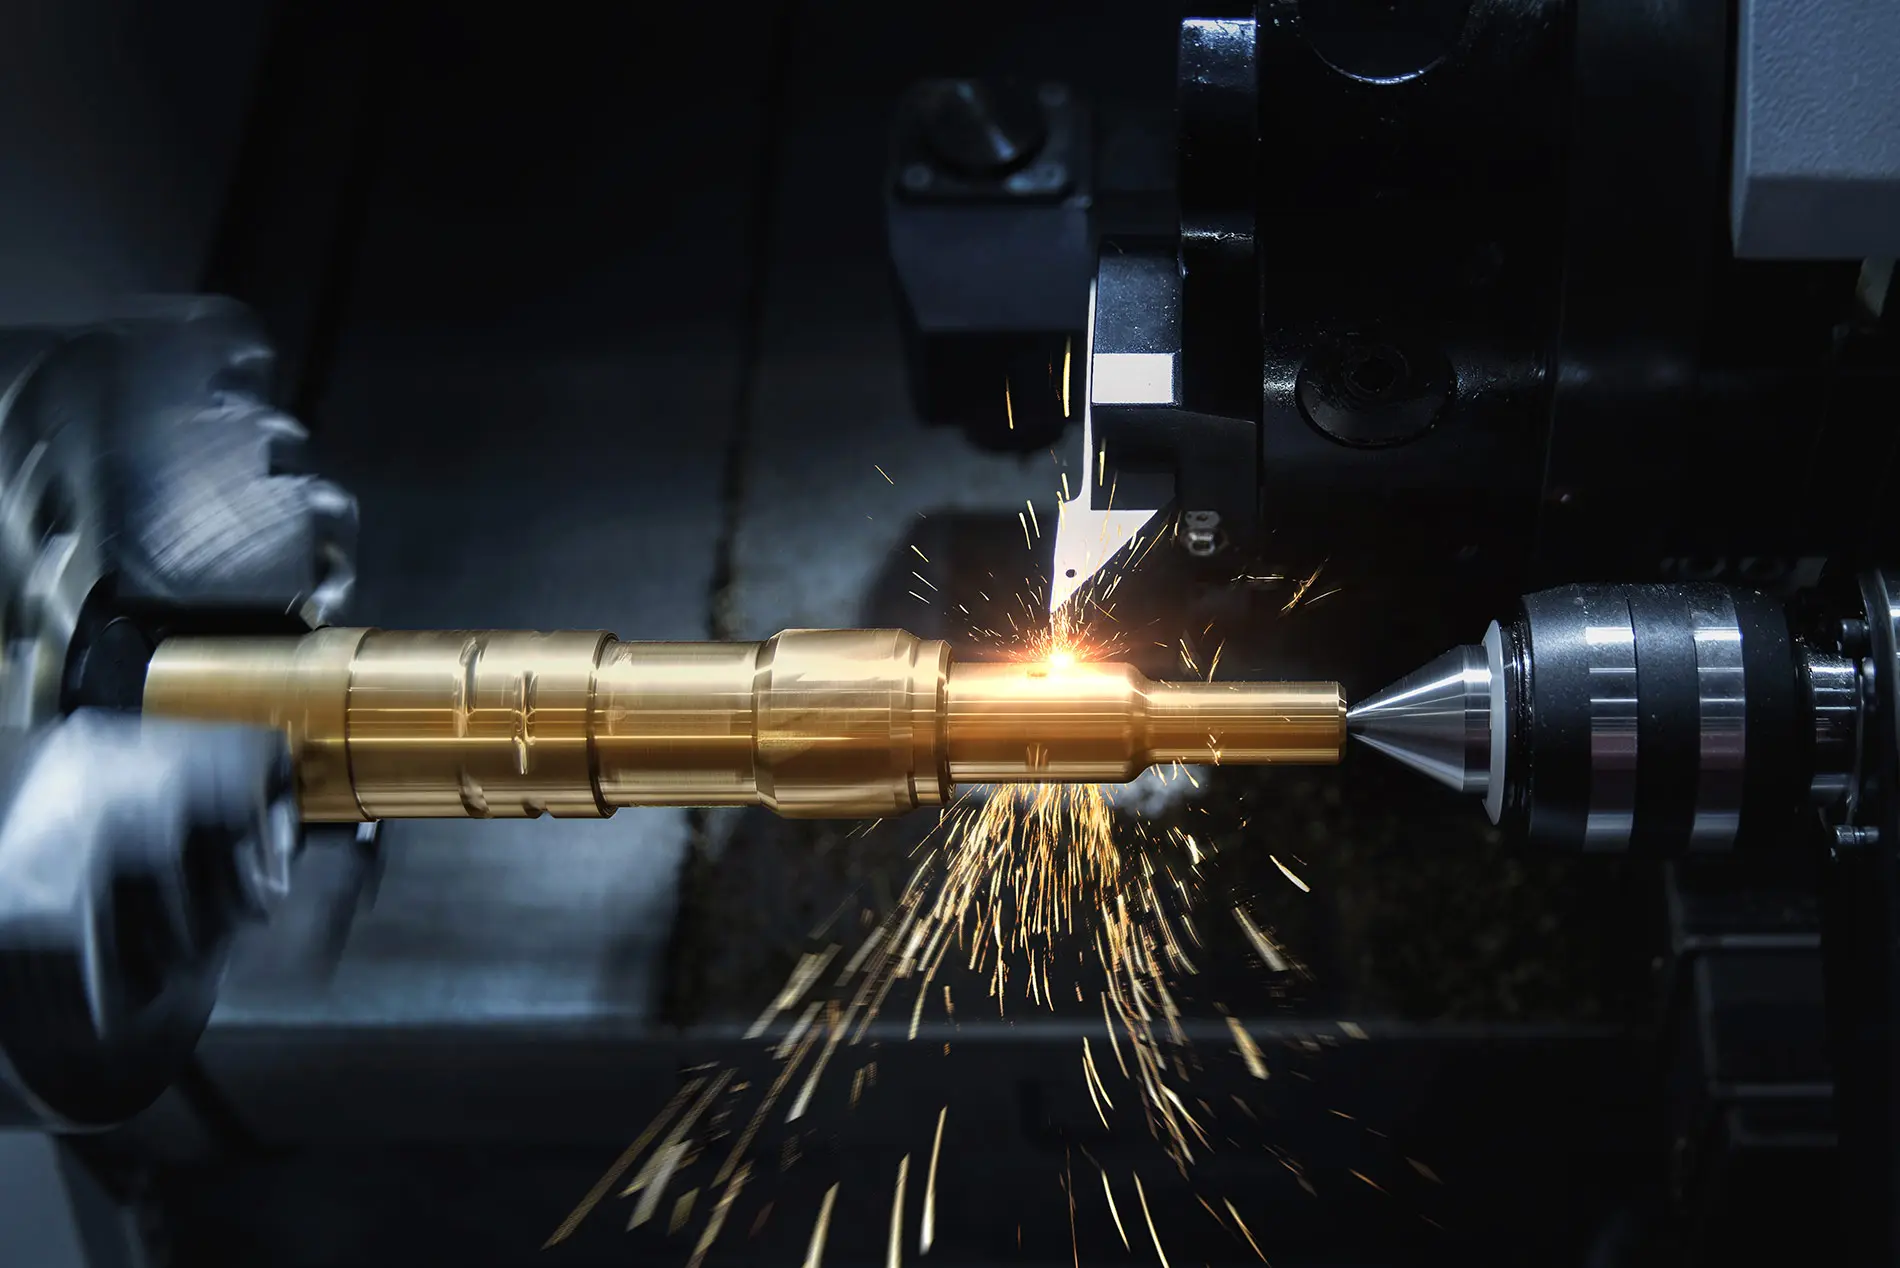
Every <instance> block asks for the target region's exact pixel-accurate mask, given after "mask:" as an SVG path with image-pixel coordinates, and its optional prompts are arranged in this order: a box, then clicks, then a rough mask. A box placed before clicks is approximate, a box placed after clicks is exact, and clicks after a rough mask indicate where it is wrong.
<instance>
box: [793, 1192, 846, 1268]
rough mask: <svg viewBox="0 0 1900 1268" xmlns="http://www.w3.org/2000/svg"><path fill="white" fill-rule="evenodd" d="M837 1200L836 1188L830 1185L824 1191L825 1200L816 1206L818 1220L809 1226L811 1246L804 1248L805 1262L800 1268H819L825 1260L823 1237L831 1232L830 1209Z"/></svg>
mask: <svg viewBox="0 0 1900 1268" xmlns="http://www.w3.org/2000/svg"><path fill="white" fill-rule="evenodd" d="M837 1200H838V1186H837V1185H835V1184H834V1185H832V1186H831V1187H830V1188H829V1189H826V1190H825V1200H824V1201H823V1202H821V1203H819V1204H818V1219H817V1221H816V1222H815V1223H814V1224H813V1225H812V1226H811V1244H810V1245H809V1246H807V1247H806V1248H805V1262H804V1263H803V1264H802V1265H801V1266H800V1268H820V1265H822V1264H823V1263H824V1258H825V1235H826V1234H827V1233H829V1232H830V1231H831V1207H832V1204H833V1203H834V1202H836V1201H837Z"/></svg>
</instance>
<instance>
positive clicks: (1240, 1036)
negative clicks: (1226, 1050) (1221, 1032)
mask: <svg viewBox="0 0 1900 1268" xmlns="http://www.w3.org/2000/svg"><path fill="white" fill-rule="evenodd" d="M1227 1029H1228V1030H1230V1031H1232V1032H1233V1035H1234V1043H1235V1044H1237V1045H1238V1046H1239V1048H1240V1059H1241V1060H1242V1061H1244V1062H1246V1063H1247V1073H1248V1074H1251V1075H1253V1077H1254V1078H1256V1079H1264V1078H1266V1077H1267V1063H1266V1060H1265V1058H1264V1057H1262V1056H1261V1054H1260V1045H1259V1044H1257V1043H1255V1042H1254V1041H1253V1036H1252V1035H1250V1034H1248V1033H1247V1031H1246V1028H1245V1027H1243V1026H1242V1025H1241V1024H1240V1019H1239V1018H1237V1017H1232V1016H1230V1017H1228V1019H1227Z"/></svg>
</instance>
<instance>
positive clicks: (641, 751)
mask: <svg viewBox="0 0 1900 1268" xmlns="http://www.w3.org/2000/svg"><path fill="white" fill-rule="evenodd" d="M145 708H146V711H147V712H149V713H153V714H162V715H167V716H175V717H186V718H201V719H216V720H220V721H232V722H252V723H256V724H259V725H266V726H272V727H281V728H284V729H285V730H286V731H287V732H288V733H289V734H290V736H291V740H292V745H293V749H294V750H295V751H296V752H297V753H298V755H299V765H300V780H301V788H302V799H303V810H304V817H305V818H306V819H307V820H310V821H319V822H321V821H332V822H334V821H349V820H361V819H380V818H457V817H471V818H521V817H533V816H537V815H541V814H549V815H553V816H556V817H564V818H595V817H601V816H605V815H609V814H612V813H613V812H614V810H616V809H618V808H619V807H622V806H744V805H762V806H765V807H768V808H770V809H772V810H775V811H777V812H778V813H779V814H782V815H786V816H788V817H794V818H881V817H884V816H888V815H894V814H901V813H903V812H904V811H907V810H911V809H914V808H916V807H919V806H935V805H941V804H943V802H944V801H945V800H946V799H947V798H948V796H949V794H950V790H951V788H952V787H953V785H954V784H956V783H958V782H975V783H1041V782H1064V783H1122V782H1126V781H1128V780H1131V779H1133V778H1134V777H1135V776H1136V775H1138V774H1140V773H1141V772H1142V771H1143V770H1145V769H1146V768H1148V767H1149V766H1152V765H1159V764H1167V763H1173V762H1181V763H1189V764H1229V765H1259V764H1265V763H1275V762H1306V763H1331V762H1336V761H1338V759H1339V750H1340V747H1341V745H1342V744H1343V742H1344V735H1345V705H1344V701H1343V700H1342V698H1341V696H1340V692H1339V687H1338V685H1337V684H1336V683H1233V682H1212V683H1199V682H1195V683H1173V682H1155V681H1152V680H1150V679H1148V678H1146V677H1144V676H1143V675H1142V674H1140V673H1139V672H1137V671H1136V670H1135V669H1133V668H1132V667H1130V666H1127V665H1120V664H1110V663H1093V662H1066V661H1056V660H1052V661H1024V662H1008V663H991V664H968V665H959V666H954V667H953V666H952V665H951V663H950V653H949V648H948V646H947V645H946V644H945V643H942V642H939V641H935V640H924V639H919V638H917V637H915V636H914V635H911V634H908V633H905V632H904V631H902V630H788V631H786V632H785V633H782V634H779V635H777V636H776V637H774V638H770V639H767V640H766V641H764V642H762V643H631V642H621V641H619V640H617V639H614V638H612V637H610V636H608V635H606V634H602V633H576V632H568V633H556V634H537V633H524V632H514V631H460V632H454V631H385V630H324V631H320V632H318V633H316V634H313V635H310V636H307V637H304V638H280V639H209V638H184V639H173V640H170V641H168V642H166V643H165V644H163V645H162V646H161V647H160V648H159V649H158V651H157V653H156V654H155V655H154V657H153V659H152V663H151V667H150V670H149V672H148V674H147V677H146V687H145Z"/></svg>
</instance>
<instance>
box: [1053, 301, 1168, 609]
mask: <svg viewBox="0 0 1900 1268" xmlns="http://www.w3.org/2000/svg"><path fill="white" fill-rule="evenodd" d="M1095 297H1096V283H1094V282H1093V281H1091V282H1090V283H1089V311H1088V328H1087V336H1086V338H1085V339H1084V341H1083V343H1084V349H1083V352H1084V355H1083V371H1082V455H1083V460H1084V461H1083V466H1084V467H1085V468H1086V470H1084V471H1083V473H1082V487H1081V488H1080V489H1079V490H1077V491H1076V495H1075V496H1074V497H1073V498H1070V499H1068V500H1066V501H1062V502H1059V503H1057V504H1056V541H1055V557H1054V563H1053V564H1052V566H1051V571H1050V576H1049V611H1051V612H1060V611H1061V610H1062V608H1063V606H1064V605H1066V604H1067V603H1068V602H1069V600H1070V599H1071V598H1073V597H1074V596H1075V595H1076V593H1077V592H1078V591H1080V590H1081V589H1082V588H1083V587H1085V586H1087V585H1088V583H1089V582H1090V581H1091V580H1093V579H1094V578H1095V576H1096V574H1098V573H1100V572H1101V571H1102V569H1103V568H1104V567H1106V566H1107V565H1108V562H1109V561H1110V560H1112V559H1115V558H1117V557H1118V556H1121V555H1123V552H1127V556H1126V557H1127V558H1129V559H1132V558H1133V557H1134V552H1135V551H1136V550H1137V549H1139V547H1140V545H1141V541H1142V538H1143V537H1144V535H1145V532H1144V530H1147V529H1148V526H1149V524H1150V523H1151V522H1152V521H1153V520H1154V519H1155V518H1156V517H1158V516H1159V515H1160V514H1161V512H1160V511H1159V510H1153V509H1151V510H1143V509H1141V508H1140V507H1139V505H1136V506H1133V507H1130V506H1128V505H1126V504H1124V506H1123V507H1121V508H1117V507H1116V506H1115V505H1114V501H1113V492H1114V491H1113V490H1111V489H1108V488H1104V487H1102V486H1103V485H1104V484H1105V483H1106V481H1107V470H1108V461H1107V457H1106V455H1105V454H1103V451H1102V450H1101V448H1100V445H1099V442H1098V441H1097V439H1096V436H1095V407H1094V400H1095V373H1096V365H1097V359H1096V357H1095V355H1094V348H1095ZM1156 505H1157V506H1158V505H1159V503H1157V504H1156ZM1154 531H1159V528H1158V527H1157V528H1156V529H1155V530H1154Z"/></svg>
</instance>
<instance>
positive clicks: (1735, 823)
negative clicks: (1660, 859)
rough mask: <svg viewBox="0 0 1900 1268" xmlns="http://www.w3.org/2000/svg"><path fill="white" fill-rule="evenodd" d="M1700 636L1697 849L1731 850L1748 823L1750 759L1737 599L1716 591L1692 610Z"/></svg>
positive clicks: (1693, 838)
mask: <svg viewBox="0 0 1900 1268" xmlns="http://www.w3.org/2000/svg"><path fill="white" fill-rule="evenodd" d="M1689 619H1690V623H1691V625H1692V626H1693V628H1694V636H1695V673H1696V698H1697V701H1698V710H1699V717H1700V720H1701V748H1700V765H1699V768H1698V772H1697V778H1696V801H1695V819H1694V821H1693V822H1692V823H1691V825H1690V829H1689V848H1690V849H1692V850H1725V849H1727V848H1728V847H1729V846H1731V845H1734V844H1735V834H1736V832H1737V831H1739V830H1740V828H1741V824H1742V793H1743V791H1744V790H1743V773H1744V766H1745V763H1746V759H1747V756H1748V691H1747V683H1746V681H1745V676H1744V674H1743V672H1742V630H1741V624H1740V622H1739V621H1738V620H1737V619H1736V616H1735V600H1734V599H1732V598H1730V597H1729V596H1728V594H1727V593H1725V592H1719V591H1717V592H1710V593H1707V594H1705V595H1702V596H1700V597H1698V598H1696V599H1695V600H1693V601H1692V602H1691V603H1690V605H1689Z"/></svg>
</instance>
